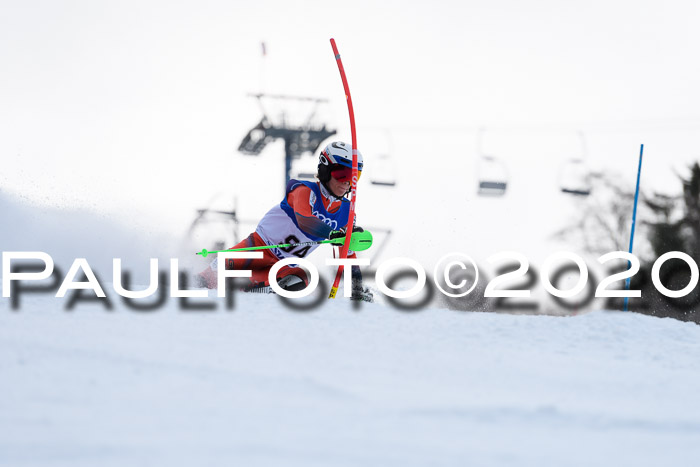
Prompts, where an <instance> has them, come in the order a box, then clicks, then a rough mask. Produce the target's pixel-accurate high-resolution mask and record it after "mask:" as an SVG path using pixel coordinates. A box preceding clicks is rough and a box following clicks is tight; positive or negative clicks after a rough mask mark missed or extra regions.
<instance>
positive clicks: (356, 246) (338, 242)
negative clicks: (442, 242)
mask: <svg viewBox="0 0 700 467" xmlns="http://www.w3.org/2000/svg"><path fill="white" fill-rule="evenodd" d="M344 241H345V237H341V238H335V239H333V240H320V241H316V242H302V243H281V244H279V245H264V246H251V247H246V248H233V249H230V250H216V251H209V250H207V249H206V248H204V249H202V251H198V252H197V253H195V254H196V255H202V256H203V257H204V258H206V257H207V255H209V254H211V253H227V252H231V251H255V250H270V249H272V248H289V247H297V246H311V245H321V244H324V243H330V244H331V245H335V246H342V245H343V242H344ZM371 246H372V233H371V232H370V231H369V230H365V231H364V232H355V233H354V235H353V236H352V238H351V239H350V249H351V250H352V251H364V250H367V249H368V248H369V247H371Z"/></svg>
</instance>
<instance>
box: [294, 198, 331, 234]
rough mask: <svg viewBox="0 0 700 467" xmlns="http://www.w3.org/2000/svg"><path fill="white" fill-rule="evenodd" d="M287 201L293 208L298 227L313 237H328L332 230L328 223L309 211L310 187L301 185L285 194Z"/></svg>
mask: <svg viewBox="0 0 700 467" xmlns="http://www.w3.org/2000/svg"><path fill="white" fill-rule="evenodd" d="M287 203H289V205H290V206H291V207H292V209H294V216H295V217H296V220H297V224H299V228H300V229H301V230H302V231H303V232H304V233H308V234H311V235H312V236H314V237H321V238H328V237H329V236H330V234H331V232H332V231H333V229H331V228H330V227H329V226H328V224H326V223H325V222H323V221H322V220H320V219H319V218H318V217H316V216H314V215H313V213H312V211H311V206H312V203H311V189H310V188H309V187H306V186H301V187H299V188H296V189H295V190H293V191H292V192H291V193H290V194H289V196H287Z"/></svg>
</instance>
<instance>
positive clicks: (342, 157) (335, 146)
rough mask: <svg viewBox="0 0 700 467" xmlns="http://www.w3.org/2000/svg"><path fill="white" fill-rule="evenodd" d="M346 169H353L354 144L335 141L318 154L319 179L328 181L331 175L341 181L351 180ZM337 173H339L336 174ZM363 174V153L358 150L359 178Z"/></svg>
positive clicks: (323, 181)
mask: <svg viewBox="0 0 700 467" xmlns="http://www.w3.org/2000/svg"><path fill="white" fill-rule="evenodd" d="M346 169H350V170H352V146H350V145H349V144H346V143H343V142H342V141H334V142H332V143H331V144H329V145H328V146H326V147H325V148H323V151H321V154H319V156H318V179H319V180H320V181H321V182H322V183H324V184H325V183H328V181H329V180H330V179H331V176H332V175H333V176H335V178H336V179H338V180H340V181H345V180H346V179H348V180H349V175H347V174H348V172H347V170H346ZM336 174H338V175H337V176H336ZM361 174H362V154H361V153H360V151H359V150H358V151H357V178H358V179H359V178H360V175H361Z"/></svg>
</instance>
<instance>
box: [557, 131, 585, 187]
mask: <svg viewBox="0 0 700 467" xmlns="http://www.w3.org/2000/svg"><path fill="white" fill-rule="evenodd" d="M578 136H579V140H580V142H581V155H580V156H578V157H572V158H570V159H568V160H567V161H565V162H564V163H563V164H562V166H561V171H560V174H559V188H560V189H561V191H562V193H567V194H570V195H574V196H588V195H590V194H591V179H590V178H591V177H590V175H591V172H590V170H589V168H588V164H586V161H585V159H586V158H587V154H588V150H587V145H586V138H585V137H584V135H583V132H581V131H579V132H578Z"/></svg>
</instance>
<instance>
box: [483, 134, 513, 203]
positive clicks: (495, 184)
mask: <svg viewBox="0 0 700 467" xmlns="http://www.w3.org/2000/svg"><path fill="white" fill-rule="evenodd" d="M483 140H484V128H479V130H478V131H477V133H476V153H477V158H478V159H477V168H476V169H477V172H476V173H477V180H478V182H479V187H478V189H477V192H476V193H477V194H478V195H480V196H494V197H495V196H503V195H505V194H506V188H507V187H508V170H507V169H506V165H505V164H504V163H503V161H501V160H499V159H498V158H497V157H495V156H493V155H486V154H484V151H483Z"/></svg>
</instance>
